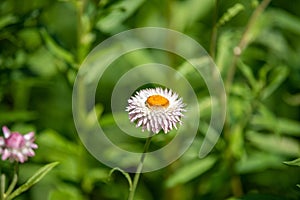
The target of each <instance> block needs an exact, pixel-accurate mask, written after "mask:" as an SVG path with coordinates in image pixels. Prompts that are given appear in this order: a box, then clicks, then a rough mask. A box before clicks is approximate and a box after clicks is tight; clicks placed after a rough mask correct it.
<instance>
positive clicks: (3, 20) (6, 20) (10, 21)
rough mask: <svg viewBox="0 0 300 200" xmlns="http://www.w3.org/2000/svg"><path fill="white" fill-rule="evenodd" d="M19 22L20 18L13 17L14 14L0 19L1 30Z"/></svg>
mask: <svg viewBox="0 0 300 200" xmlns="http://www.w3.org/2000/svg"><path fill="white" fill-rule="evenodd" d="M17 21H18V18H17V17H16V16H13V15H12V14H10V15H5V16H2V17H0V29H2V28H3V27H5V26H7V25H10V24H14V23H16V22H17Z"/></svg>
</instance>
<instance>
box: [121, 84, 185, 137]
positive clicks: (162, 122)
mask: <svg viewBox="0 0 300 200" xmlns="http://www.w3.org/2000/svg"><path fill="white" fill-rule="evenodd" d="M184 107H185V104H184V103H183V102H182V98H179V97H178V94H176V93H175V92H173V91H172V90H171V89H162V88H160V87H159V88H151V89H143V90H140V91H138V92H136V94H135V95H134V96H131V98H130V99H129V100H128V106H127V108H126V111H128V114H129V119H130V121H131V122H135V121H136V126H137V127H139V126H141V127H142V131H144V130H148V131H149V132H150V131H152V132H153V133H158V132H159V131H160V130H163V131H164V132H165V133H168V132H169V131H171V130H172V129H173V128H175V129H177V126H176V124H177V123H179V124H181V123H182V121H181V118H182V117H183V112H185V111H186V110H185V109H184Z"/></svg>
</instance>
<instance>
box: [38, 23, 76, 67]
mask: <svg viewBox="0 0 300 200" xmlns="http://www.w3.org/2000/svg"><path fill="white" fill-rule="evenodd" d="M41 34H42V36H43V38H44V40H45V42H46V46H47V47H48V49H49V50H50V52H51V53H52V54H53V55H55V56H57V57H58V58H61V59H62V60H65V61H67V62H68V63H70V64H73V63H74V56H73V55H72V54H71V53H70V52H69V51H67V50H65V49H64V48H62V47H61V46H59V45H58V44H57V43H56V42H55V41H54V40H53V39H52V37H51V36H50V35H49V34H48V32H47V31H46V30H44V29H42V30H41Z"/></svg>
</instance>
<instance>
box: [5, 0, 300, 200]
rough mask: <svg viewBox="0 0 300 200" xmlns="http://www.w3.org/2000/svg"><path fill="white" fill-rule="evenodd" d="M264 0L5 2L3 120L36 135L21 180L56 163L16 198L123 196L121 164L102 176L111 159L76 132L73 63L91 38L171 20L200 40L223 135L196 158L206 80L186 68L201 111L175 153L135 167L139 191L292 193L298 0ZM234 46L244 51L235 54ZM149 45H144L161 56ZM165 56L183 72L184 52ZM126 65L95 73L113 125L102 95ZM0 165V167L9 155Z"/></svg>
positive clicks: (170, 195) (297, 149)
mask: <svg viewBox="0 0 300 200" xmlns="http://www.w3.org/2000/svg"><path fill="white" fill-rule="evenodd" d="M264 2H266V1H264ZM260 3H261V1H255V0H240V1H238V0H215V1H213V0H164V1H161V0H149V1H146V0H125V1H121V0H115V1H112V0H111V1H110V0H100V1H99V0H82V1H79V0H78V1H77V0H73V1H72V0H26V1H20V0H1V2H0V125H1V126H3V125H7V126H8V127H10V128H11V129H12V130H18V131H20V132H21V133H26V132H29V131H31V130H34V131H35V132H36V138H37V139H36V140H37V141H36V142H37V144H38V145H39V149H38V150H37V151H36V154H37V155H36V156H35V157H34V158H30V161H29V162H27V163H26V164H23V165H21V166H20V180H19V184H21V183H23V182H24V181H25V180H26V179H27V178H28V177H29V176H30V175H31V174H33V173H34V171H35V170H36V169H38V168H39V167H40V166H42V165H44V164H46V163H49V162H52V161H59V162H60V165H59V166H57V167H56V168H55V169H54V170H53V171H51V172H50V173H49V174H48V175H47V176H46V177H45V178H44V179H43V180H42V181H41V182H40V183H38V184H37V185H36V186H34V187H33V188H32V189H31V190H30V191H28V192H26V193H24V194H23V195H21V196H20V197H18V198H17V199H19V200H25V199H30V200H40V199H49V200H66V199H72V200H88V199H90V200H96V199H97V200H98V199H107V200H110V199H126V198H127V195H128V183H127V181H126V178H125V177H124V176H123V175H122V173H119V172H115V173H114V174H113V175H112V177H111V178H110V179H108V173H109V171H110V168H108V167H106V166H105V165H103V164H101V163H100V162H99V161H97V160H96V159H94V158H93V157H92V156H91V155H90V154H89V153H88V152H87V151H86V150H85V148H84V146H83V145H82V144H81V142H80V140H79V138H78V135H77V132H76V129H75V126H74V122H73V117H72V87H73V83H74V80H75V77H76V73H77V71H78V69H79V67H80V64H81V63H82V62H83V60H84V58H85V57H86V56H87V54H88V53H89V52H90V51H91V50H92V49H93V48H94V47H95V46H97V45H98V44H99V43H100V42H101V41H103V40H105V39H106V38H108V37H110V36H112V35H114V34H116V33H119V32H121V31H124V30H129V29H132V28H137V27H145V26H158V27H165V28H170V29H174V30H177V31H180V32H182V33H184V34H186V35H188V36H190V37H192V38H193V39H195V40H196V41H197V42H199V43H200V44H201V45H202V46H203V47H204V48H205V49H206V50H207V52H208V53H210V55H211V56H212V58H213V59H214V61H215V63H216V64H217V66H218V67H219V70H220V72H221V74H222V77H223V80H224V82H225V86H226V89H227V98H228V104H227V117H226V124H225V127H224V129H223V133H222V135H221V138H220V140H219V141H218V143H217V145H216V147H215V148H214V149H213V151H212V152H211V153H210V154H209V156H207V157H206V158H204V159H199V158H198V157H197V155H198V150H199V147H200V146H201V142H202V140H203V137H204V134H205V131H206V127H207V125H208V123H209V120H210V103H209V102H210V98H209V96H208V94H207V91H206V86H205V84H204V83H203V82H201V83H199V82H197V80H198V79H197V77H194V76H195V75H194V74H193V73H187V74H186V76H187V77H188V79H189V80H190V81H191V84H192V85H194V86H195V88H194V89H195V92H196V93H197V97H198V100H199V104H200V109H201V117H202V119H201V123H200V126H199V130H198V134H197V137H196V139H195V141H194V144H193V145H192V146H191V148H190V149H189V150H188V151H187V152H186V153H185V154H184V156H183V157H181V158H180V159H179V160H177V161H176V162H174V163H173V164H171V165H170V166H168V167H166V168H164V169H161V170H158V171H155V172H151V173H146V174H143V175H142V177H141V180H140V182H139V185H138V189H137V193H136V199H143V200H151V199H163V200H182V199H212V200H214V199H232V200H234V199H247V200H254V199H263V200H266V199H272V200H273V199H275V200H276V199H281V200H282V199H295V200H296V199H300V188H299V187H300V186H299V184H300V168H299V167H297V165H298V166H299V165H300V164H299V161H298V162H295V163H294V164H290V165H287V164H284V162H285V161H291V160H295V159H297V158H299V157H300V142H299V138H300V123H299V120H300V109H299V108H300V107H299V105H300V84H299V83H300V57H299V56H300V39H299V38H300V13H299V8H300V1H297V0H296V1H284V0H273V1H271V2H270V4H269V5H268V6H267V7H266V9H262V10H260V8H261V7H260ZM252 13H257V16H256V15H254V17H253V15H252ZM256 17H257V18H256ZM251 19H254V20H251ZM252 22H254V23H252ZM245 31H246V33H245ZM238 45H239V46H240V47H243V48H242V49H241V50H242V54H241V55H238V54H234V53H233V52H234V51H233V49H234V48H235V47H236V46H238ZM235 49H236V52H237V50H238V49H237V48H235ZM237 53H238V52H237ZM156 55H157V54H149V56H152V57H151V59H152V60H154V61H158V60H159V59H160V58H159V55H158V56H157V57H155V56H156ZM169 57H170V62H173V63H172V66H174V68H175V69H177V70H183V71H184V67H185V65H184V63H182V61H181V60H178V61H177V60H175V61H174V60H172V58H171V57H172V56H169ZM139 59H140V58H139V57H138V56H131V57H129V58H128V59H127V62H118V64H119V65H120V68H121V69H123V68H122V67H125V68H126V67H128V63H131V64H132V63H139V62H140V60H139ZM165 59H168V55H166V58H165ZM174 62H175V63H174ZM130 66H131V65H130ZM122 73H123V72H122V70H117V71H114V72H112V75H111V77H110V78H108V79H105V80H102V81H103V84H104V86H105V87H107V90H105V91H98V93H97V96H96V99H97V102H98V104H97V110H98V111H99V115H101V117H99V120H100V122H101V121H102V123H103V124H104V126H107V128H110V130H111V134H114V123H113V120H112V116H111V111H110V95H109V94H110V93H111V90H112V88H113V85H114V83H115V81H116V80H115V79H116V77H120V76H121V75H122ZM170 137H171V136H169V135H166V136H165V135H163V134H162V135H159V136H158V137H157V138H156V139H154V140H153V142H152V145H154V146H163V144H164V142H165V140H170ZM119 139H120V141H122V138H119ZM141 145H142V143H141ZM139 147H140V145H139V144H136V146H135V145H133V146H131V147H130V148H132V149H135V148H136V149H138V148H139ZM0 164H1V168H2V170H4V169H5V167H8V165H9V164H8V163H7V162H4V161H1V162H0Z"/></svg>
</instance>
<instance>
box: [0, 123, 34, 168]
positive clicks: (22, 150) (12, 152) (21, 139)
mask: <svg viewBox="0 0 300 200" xmlns="http://www.w3.org/2000/svg"><path fill="white" fill-rule="evenodd" d="M2 131H3V134H4V138H3V137H0V154H2V160H7V159H9V160H11V161H17V162H20V163H23V162H25V161H26V160H27V159H28V157H32V156H34V155H35V153H34V151H33V149H37V148H38V146H37V144H35V143H34V132H30V133H27V134H26V135H22V134H20V133H18V132H11V131H10V130H9V129H8V128H7V127H6V126H3V127H2Z"/></svg>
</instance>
